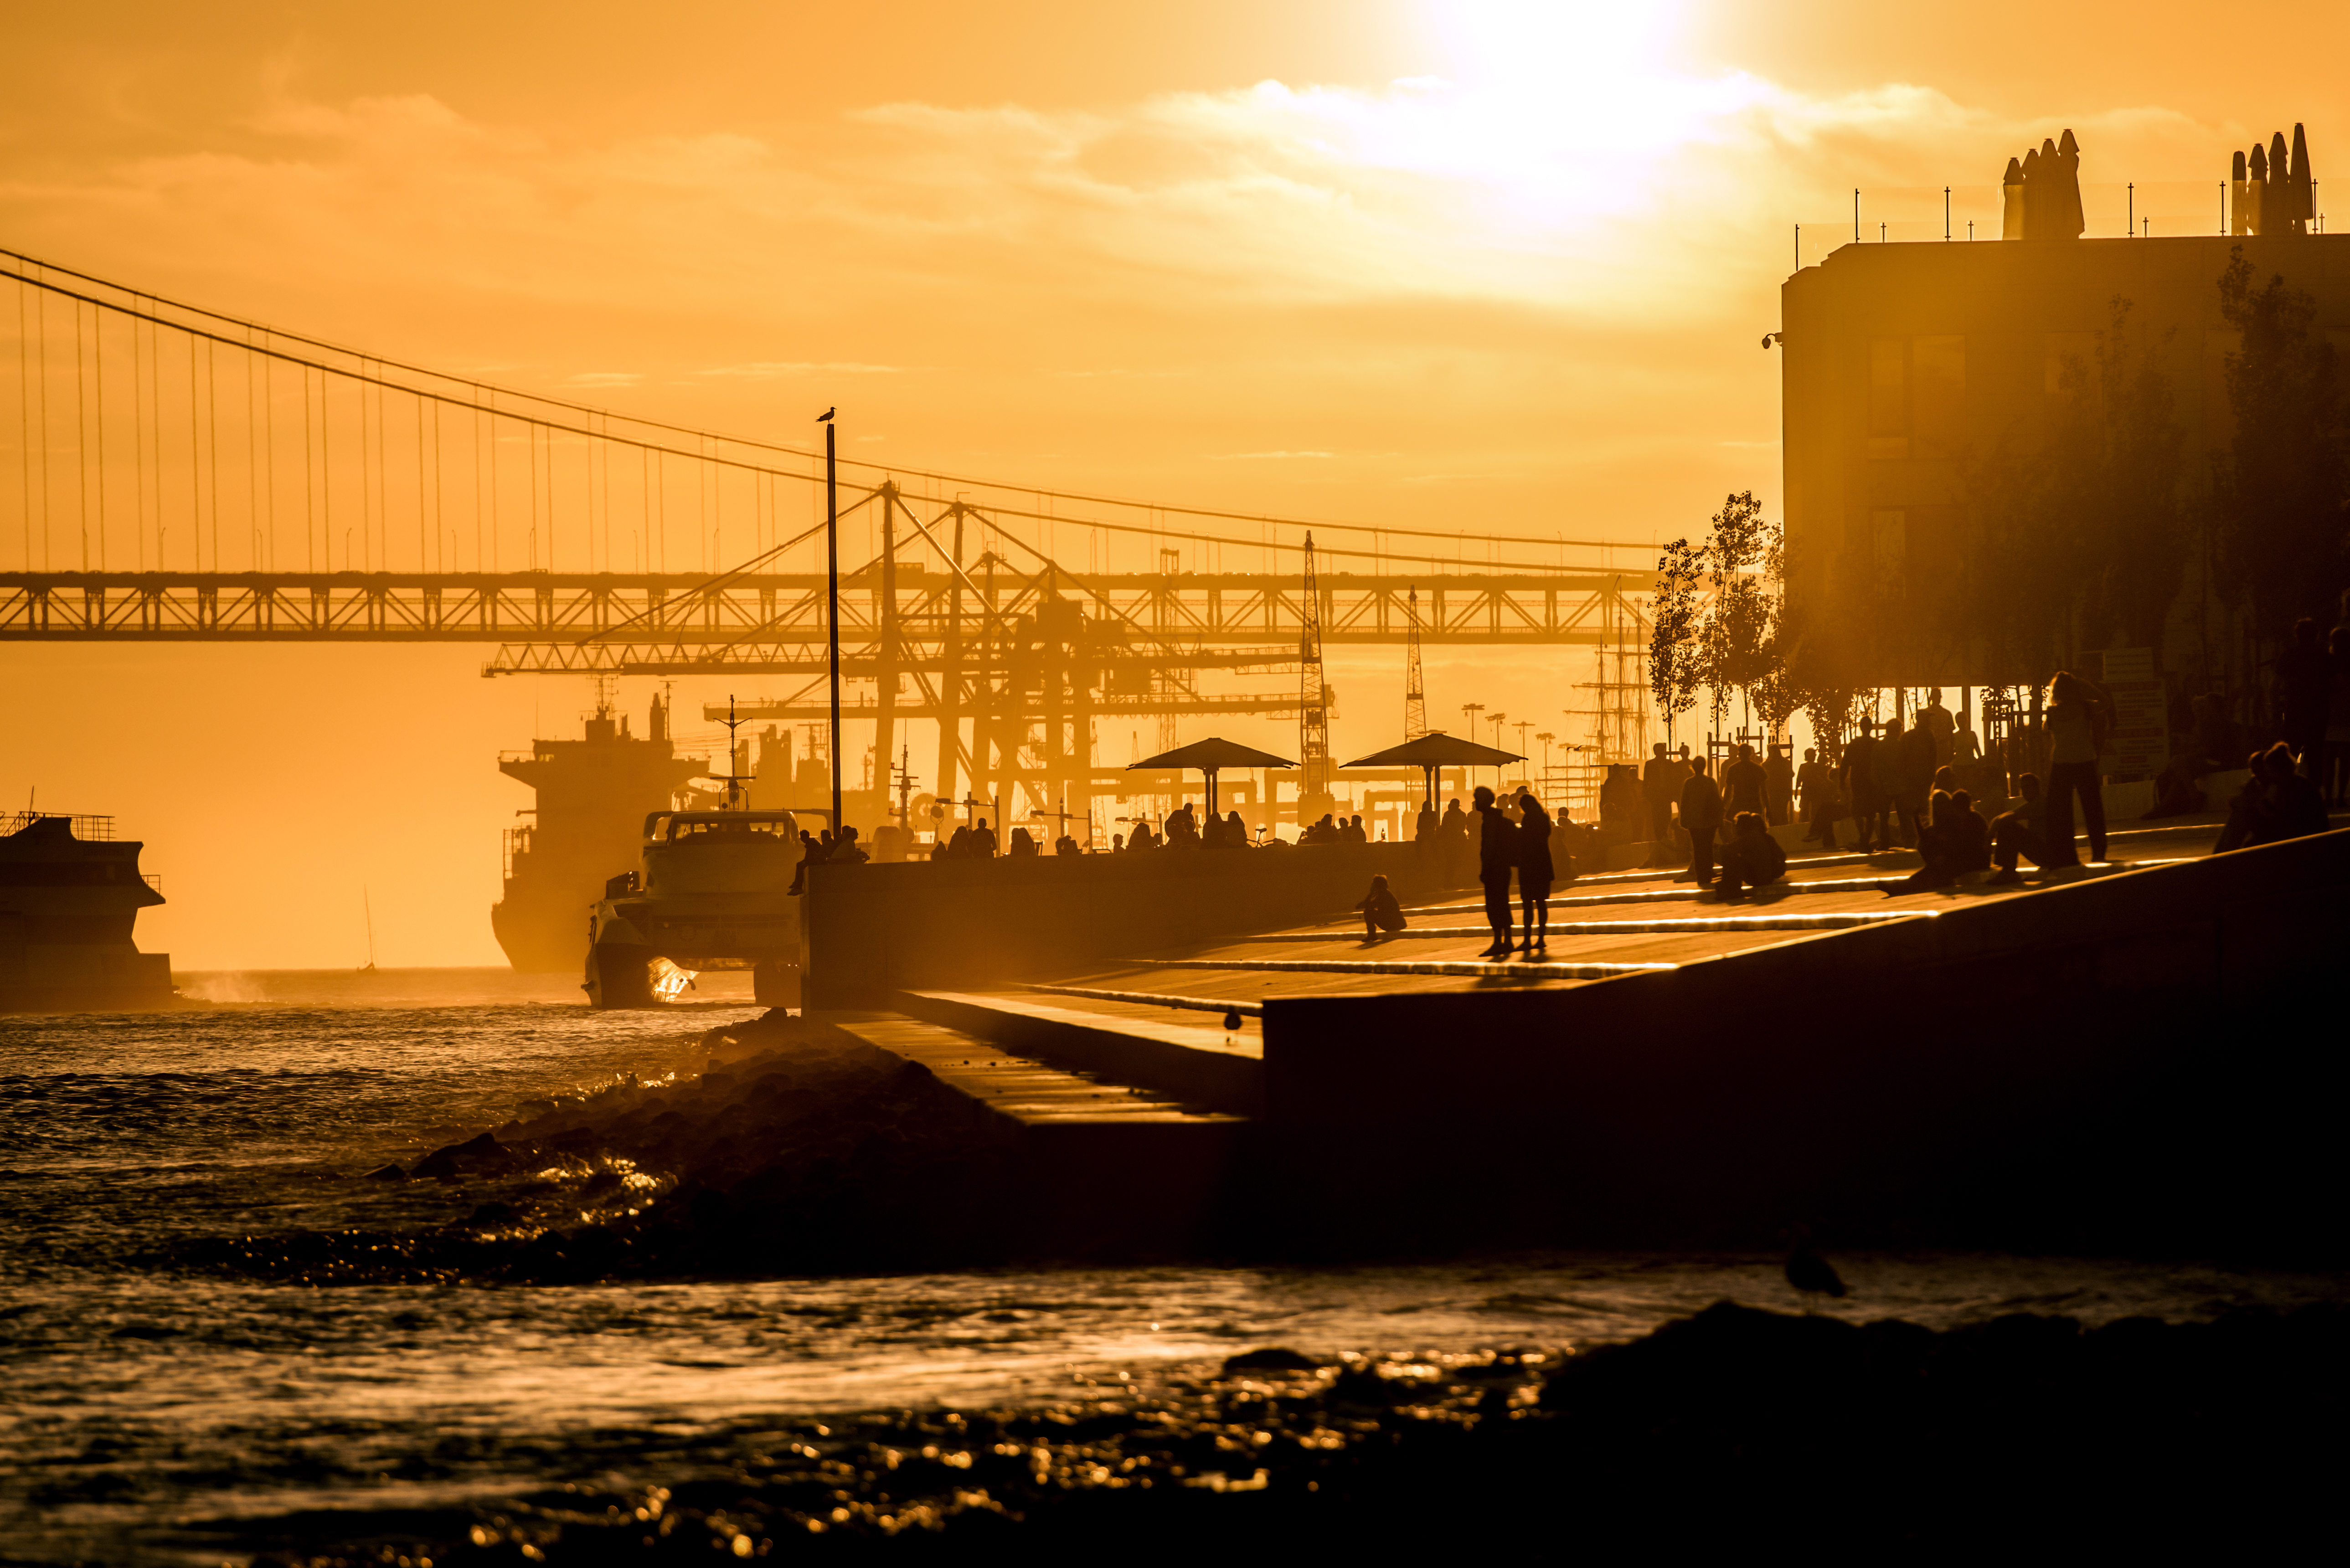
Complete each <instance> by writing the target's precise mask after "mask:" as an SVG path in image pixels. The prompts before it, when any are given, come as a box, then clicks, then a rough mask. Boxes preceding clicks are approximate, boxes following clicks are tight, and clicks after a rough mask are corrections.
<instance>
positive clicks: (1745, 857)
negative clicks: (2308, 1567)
mask: <svg viewBox="0 0 2350 1568" xmlns="http://www.w3.org/2000/svg"><path fill="white" fill-rule="evenodd" d="M1786 872H1787V852H1786V851H1785V850H1783V849H1782V848H1780V847H1779V841H1778V840H1777V839H1775V838H1773V837H1772V836H1771V830H1770V828H1769V826H1766V825H1765V824H1764V822H1763V815H1762V813H1760V812H1754V811H1742V812H1740V813H1739V814H1738V816H1737V819H1736V820H1735V821H1733V822H1732V823H1731V838H1730V843H1729V844H1728V845H1727V846H1725V847H1724V848H1723V849H1722V852H1721V877H1720V879H1719V880H1718V881H1716V882H1715V883H1714V890H1715V891H1716V892H1717V893H1719V894H1720V895H1721V898H1722V899H1723V901H1724V902H1730V901H1734V900H1736V899H1739V898H1744V897H1746V889H1747V888H1763V887H1768V886H1769V885H1770V884H1772V883H1773V882H1776V881H1777V880H1778V879H1779V878H1780V877H1783V876H1785V875H1786Z"/></svg>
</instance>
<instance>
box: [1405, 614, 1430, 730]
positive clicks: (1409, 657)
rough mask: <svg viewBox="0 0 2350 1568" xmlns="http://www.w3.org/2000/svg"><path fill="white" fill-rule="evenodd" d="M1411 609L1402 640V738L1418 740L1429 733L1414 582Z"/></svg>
mask: <svg viewBox="0 0 2350 1568" xmlns="http://www.w3.org/2000/svg"><path fill="white" fill-rule="evenodd" d="M1408 604H1409V609H1410V611H1411V630H1410V633H1409V639H1408V640H1407V641H1406V642H1405V644H1404V648H1405V653H1404V667H1403V738H1404V739H1405V740H1407V741H1417V740H1419V738H1420V737H1421V736H1422V735H1425V734H1426V733H1428V688H1427V684H1426V683H1425V682H1424V681H1422V680H1420V676H1419V587H1418V586H1417V585H1415V586H1414V587H1413V588H1412V590H1411V597H1410V599H1409V601H1408Z"/></svg>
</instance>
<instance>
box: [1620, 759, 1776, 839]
mask: <svg viewBox="0 0 2350 1568" xmlns="http://www.w3.org/2000/svg"><path fill="white" fill-rule="evenodd" d="M1648 752H1649V756H1648V762H1647V763H1645V764H1644V765H1643V766H1642V768H1641V770H1640V797H1641V804H1642V805H1643V807H1644V808H1645V809H1646V811H1647V813H1648V822H1647V824H1646V825H1645V826H1647V828H1648V837H1649V839H1650V841H1651V842H1654V843H1658V844H1666V845H1669V844H1671V843H1672V842H1673V841H1674V837H1673V828H1674V813H1675V812H1676V810H1677V809H1678V808H1679V805H1680V802H1681V794H1682V793H1683V792H1684V791H1685V790H1686V789H1687V788H1688V786H1689V783H1690V780H1691V779H1692V778H1694V777H1695V776H1696V775H1697V774H1699V772H1700V771H1701V770H1702V771H1704V772H1706V773H1709V774H1710V773H1711V770H1712V764H1711V762H1709V761H1708V760H1707V759H1705V758H1703V757H1692V756H1690V749H1689V747H1688V746H1687V745H1683V746H1682V747H1681V749H1680V750H1679V753H1673V752H1670V751H1668V750H1667V749H1666V747H1665V743H1664V742H1662V741H1659V742H1657V743H1656V744H1655V745H1653V746H1651V747H1649V748H1648ZM1716 784H1717V786H1718V788H1719V789H1720V791H1721V795H1722V797H1723V799H1722V804H1723V806H1724V809H1726V810H1727V811H1728V812H1729V813H1730V814H1731V816H1732V817H1733V818H1734V817H1735V816H1736V815H1737V814H1738V813H1740V812H1744V811H1752V812H1753V813H1754V814H1756V815H1759V816H1761V817H1762V818H1763V822H1764V823H1765V824H1766V825H1768V826H1773V827H1777V826H1783V825H1785V824H1786V823H1788V822H1791V821H1793V820H1794V810H1795V791H1796V771H1795V765H1794V763H1793V762H1791V761H1789V760H1788V757H1787V748H1786V747H1784V746H1782V745H1776V744H1773V745H1772V746H1770V747H1768V748H1766V750H1765V752H1764V754H1763V755H1762V756H1760V757H1758V756H1756V755H1755V753H1754V748H1753V747H1752V746H1750V745H1741V746H1739V747H1738V748H1737V750H1736V751H1735V752H1734V753H1732V754H1731V760H1730V762H1729V763H1727V764H1726V765H1725V766H1724V767H1723V768H1722V770H1721V778H1720V779H1719V780H1717V781H1716ZM1682 826H1684V827H1686V826H1687V825H1686V824H1683V825H1682Z"/></svg>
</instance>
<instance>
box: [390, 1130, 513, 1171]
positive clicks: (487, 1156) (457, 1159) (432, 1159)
mask: <svg viewBox="0 0 2350 1568" xmlns="http://www.w3.org/2000/svg"><path fill="white" fill-rule="evenodd" d="M505 1152H506V1151H505V1146H504V1145H503V1144H501V1143H499V1142H498V1140H497V1138H496V1137H494V1136H493V1135H491V1134H489V1133H484V1134H482V1135H481V1136H480V1137H473V1138H467V1139H466V1140H465V1141H464V1142H463V1143H452V1144H444V1145H442V1147H439V1148H436V1149H434V1150H433V1151H432V1153H431V1154H428V1155H426V1156H425V1157H424V1158H422V1159H420V1160H418V1161H417V1162H416V1168H414V1169H413V1170H411V1171H410V1172H409V1175H411V1176H413V1177H417V1178H419V1179H425V1178H430V1179H433V1180H436V1181H451V1180H454V1179H456V1176H457V1171H458V1168H459V1167H460V1166H461V1165H478V1164H486V1163H488V1162H490V1161H493V1160H497V1159H503V1158H504V1157H505Z"/></svg>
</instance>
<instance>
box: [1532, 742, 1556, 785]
mask: <svg viewBox="0 0 2350 1568" xmlns="http://www.w3.org/2000/svg"><path fill="white" fill-rule="evenodd" d="M1534 739H1535V740H1537V741H1540V742H1542V746H1543V777H1544V778H1545V779H1547V778H1548V777H1549V776H1550V743H1551V742H1553V741H1555V740H1557V739H1558V737H1557V736H1556V735H1555V734H1553V733H1551V732H1549V731H1548V730H1542V731H1537V732H1535V734H1534ZM1544 787H1548V786H1547V785H1545V786H1544Z"/></svg>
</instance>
